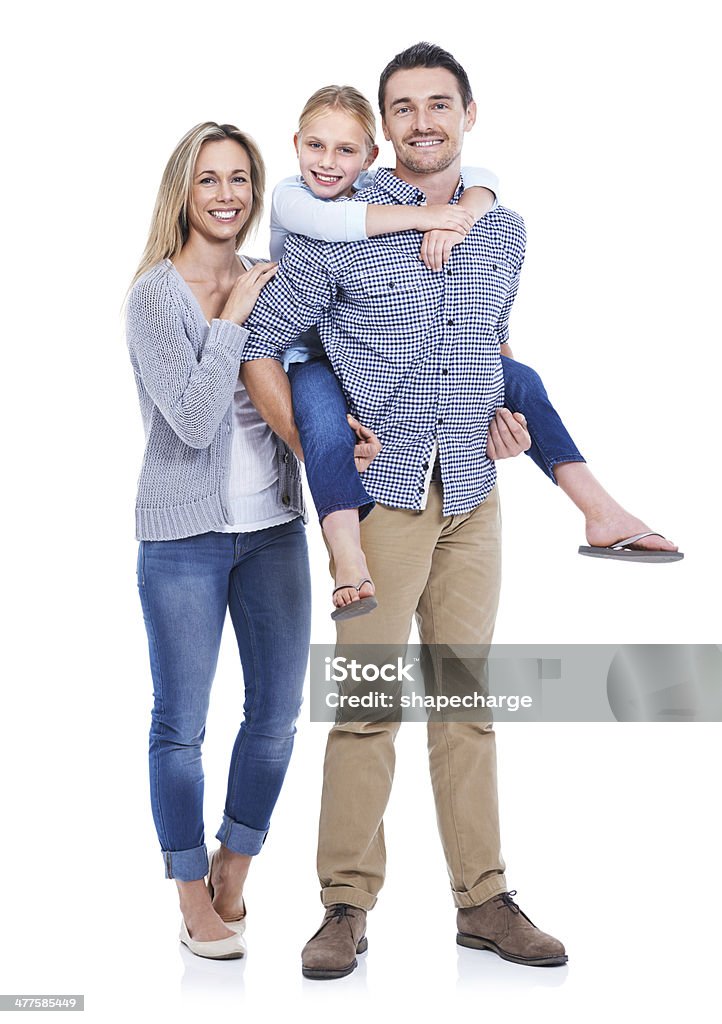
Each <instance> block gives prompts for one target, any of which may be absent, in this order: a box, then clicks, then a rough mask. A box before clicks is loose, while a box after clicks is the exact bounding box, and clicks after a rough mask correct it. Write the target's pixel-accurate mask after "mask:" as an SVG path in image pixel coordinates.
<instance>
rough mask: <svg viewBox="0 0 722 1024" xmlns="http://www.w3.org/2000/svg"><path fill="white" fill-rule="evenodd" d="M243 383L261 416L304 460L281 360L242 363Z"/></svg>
mask: <svg viewBox="0 0 722 1024" xmlns="http://www.w3.org/2000/svg"><path fill="white" fill-rule="evenodd" d="M241 380H242V381H243V384H244V387H245V389H246V391H247V392H248V397H249V398H250V400H251V402H253V404H254V406H255V407H256V409H257V410H258V413H259V415H260V416H262V417H263V419H264V420H265V421H266V423H267V424H268V425H269V427H270V428H271V430H272V431H273V432H274V434H278V436H279V437H280V438H282V439H283V440H284V441H285V442H286V444H287V445H288V447H289V448H291V450H292V451H293V452H295V454H296V455H297V456H298V458H299V459H301V460H303V449H302V448H301V439H300V438H299V436H298V430H297V429H296V422H295V420H294V418H293V402H292V400H291V385H290V383H289V380H288V377H287V375H286V373H285V372H284V369H283V367H282V366H281V364H280V363H279V362H278V360H277V359H252V360H250V361H249V362H247V363H241Z"/></svg>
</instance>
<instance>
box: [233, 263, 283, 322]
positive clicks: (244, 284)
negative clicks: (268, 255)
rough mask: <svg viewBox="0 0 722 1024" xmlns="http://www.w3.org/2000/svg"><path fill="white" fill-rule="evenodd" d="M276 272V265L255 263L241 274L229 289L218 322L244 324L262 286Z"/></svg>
mask: <svg viewBox="0 0 722 1024" xmlns="http://www.w3.org/2000/svg"><path fill="white" fill-rule="evenodd" d="M277 270H278V264H277V263H256V264H254V266H252V267H251V269H250V270H247V271H246V272H245V274H241V276H240V277H239V278H238V280H237V281H236V283H235V284H234V285H233V288H231V294H230V295H229V296H228V298H227V300H226V304H225V306H224V307H223V309H222V310H221V312H220V314H219V319H220V320H232V321H233V323H235V324H239V325H240V324H244V323H245V322H246V320H247V319H248V317H249V316H250V315H251V310H252V309H253V307H254V306H255V304H256V299H257V298H258V296H259V295H260V294H261V289H262V288H263V286H264V285H265V284H266V283H267V282H268V281H270V280H271V278H272V277H273V275H274V274H275V273H276V271H277Z"/></svg>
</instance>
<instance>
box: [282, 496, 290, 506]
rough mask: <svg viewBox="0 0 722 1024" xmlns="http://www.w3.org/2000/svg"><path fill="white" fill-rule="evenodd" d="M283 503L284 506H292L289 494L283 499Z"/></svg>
mask: <svg viewBox="0 0 722 1024" xmlns="http://www.w3.org/2000/svg"><path fill="white" fill-rule="evenodd" d="M281 501H282V502H283V504H284V505H290V504H291V499H290V498H289V496H288V495H287V494H284V495H283V497H282V498H281Z"/></svg>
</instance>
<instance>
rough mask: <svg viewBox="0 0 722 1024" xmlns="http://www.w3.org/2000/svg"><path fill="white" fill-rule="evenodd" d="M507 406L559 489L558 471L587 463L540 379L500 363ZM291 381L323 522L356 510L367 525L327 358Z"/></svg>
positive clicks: (365, 497)
mask: <svg viewBox="0 0 722 1024" xmlns="http://www.w3.org/2000/svg"><path fill="white" fill-rule="evenodd" d="M501 363H502V368H503V370H504V405H505V406H506V408H507V409H509V410H510V411H511V412H523V413H524V415H525V416H526V420H527V425H528V428H529V433H530V434H531V439H532V444H531V448H530V449H529V450H528V451H527V453H526V454H527V455H528V456H529V457H530V458H531V459H533V461H534V462H535V463H536V465H537V466H538V467H539V469H541V470H542V472H543V473H546V474H547V476H548V477H549V478H550V479H551V480H552V482H553V483H556V479H555V477H554V472H553V469H554V466H556V465H557V463H560V462H584V461H585V460H584V458H583V456H582V455H581V454H580V452H579V449H578V448H577V446H576V445H575V444H574V441H573V440H572V438H571V437H570V435H569V433H568V431H567V428H566V427H565V426H564V424H563V423H562V421H561V419H560V417H559V414H558V413H557V411H556V409H555V408H554V406H553V405H552V404H551V402H550V401H549V396H548V395H547V393H546V389H545V387H544V384H543V383H542V380H541V377H540V376H539V374H538V373H537V372H536V370H532V368H531V367H530V366H525V365H524V363H520V362H517V360H516V359H509V358H508V357H507V356H502V357H501ZM288 379H289V381H290V383H291V394H292V396H293V413H294V418H295V420H296V426H297V427H298V433H299V436H300V438H301V446H302V447H303V453H304V457H305V465H306V475H307V478H308V485H309V487H310V488H311V494H312V495H313V502H314V505H315V506H316V511H317V512H318V518H319V522H321V521H322V520H323V518H324V516H327V515H328V513H329V512H336V511H338V510H339V509H347V508H358V510H359V519H363V518H364V517H365V516H367V515H368V513H369V512H370V511H371V509H372V508H373V507H374V501H373V499H372V498H371V497H370V496H369V494H368V493H367V491H366V490H365V488H364V486H363V484H362V483H361V480H360V478H359V474H358V471H357V469H356V464H355V463H354V458H353V450H354V445H355V443H356V435H355V434H354V432H353V431H352V430H351V428H350V427H349V425H348V423H347V421H346V413H347V412H348V407H347V405H346V399H345V397H344V394H343V391H342V390H341V385H340V383H339V381H338V378H337V377H336V375H335V373H334V372H333V370H332V369H331V364H330V363H329V361H328V359H326V358H325V357H320V358H316V359H311V360H309V361H308V362H305V363H291V364H290V366H289V367H288Z"/></svg>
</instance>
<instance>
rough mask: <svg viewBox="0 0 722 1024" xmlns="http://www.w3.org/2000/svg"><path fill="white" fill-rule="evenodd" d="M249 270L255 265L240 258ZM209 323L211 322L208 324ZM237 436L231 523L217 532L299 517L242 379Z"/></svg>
mask: <svg viewBox="0 0 722 1024" xmlns="http://www.w3.org/2000/svg"><path fill="white" fill-rule="evenodd" d="M238 258H239V259H240V261H241V263H243V266H244V267H245V268H246V270H249V269H250V267H251V266H252V264H251V263H250V262H249V261H248V260H247V259H246V258H245V257H244V256H240V255H239V257H238ZM206 322H207V321H206ZM232 429H233V437H232V438H231V464H230V473H229V477H228V518H229V519H230V520H231V521H230V523H228V524H227V525H225V526H224V527H223V529H222V530H216V531H214V532H215V533H252V532H254V531H255V530H266V529H268V527H269V526H280V524H281V523H289V522H290V521H291V520H292V519H296V518H298V512H293V511H291V510H289V509H287V508H286V507H285V505H284V504H283V503H282V502H281V500H280V498H279V495H278V468H277V466H276V442H275V440H274V436H273V431H272V430H271V428H270V427H269V425H268V424H267V423H266V421H265V420H264V419H262V418H261V416H260V415H259V413H258V411H257V410H256V407H255V406H254V405H253V403H252V402H251V400H250V398H249V397H248V392H247V391H246V389H245V387H244V386H243V382H242V381H241V379H240V378H239V379H238V381H237V382H236V386H235V389H234V392H233V420H232Z"/></svg>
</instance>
